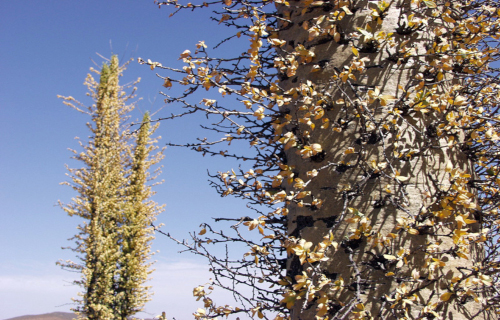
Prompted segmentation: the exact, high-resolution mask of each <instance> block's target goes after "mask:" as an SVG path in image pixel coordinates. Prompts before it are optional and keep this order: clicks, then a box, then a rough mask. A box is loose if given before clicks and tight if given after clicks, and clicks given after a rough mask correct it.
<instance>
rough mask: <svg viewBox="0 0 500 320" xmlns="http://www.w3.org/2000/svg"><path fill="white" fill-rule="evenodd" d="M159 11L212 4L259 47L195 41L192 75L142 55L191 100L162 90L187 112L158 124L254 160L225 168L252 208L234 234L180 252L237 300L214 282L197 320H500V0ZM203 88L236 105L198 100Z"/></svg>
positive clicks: (226, 181) (229, 186)
mask: <svg viewBox="0 0 500 320" xmlns="http://www.w3.org/2000/svg"><path fill="white" fill-rule="evenodd" d="M157 4H158V5H159V6H160V7H161V6H164V5H168V6H173V7H175V8H176V10H177V11H179V10H193V9H202V8H204V7H213V8H215V10H216V11H214V12H215V14H216V17H215V18H213V19H215V20H217V21H218V22H219V24H224V25H226V26H228V27H232V28H235V34H234V36H233V37H231V38H228V39H225V40H224V41H223V42H225V41H227V40H231V41H238V38H241V37H242V38H247V39H248V40H249V42H250V45H249V47H248V50H246V51H244V52H242V53H241V54H240V55H238V56H237V57H234V58H216V57H212V56H209V54H208V50H207V45H206V44H205V43H204V42H199V43H198V44H197V45H196V51H195V52H194V53H192V52H191V51H189V50H186V51H184V52H183V53H182V54H181V56H180V59H181V60H182V61H183V62H184V64H185V66H184V67H183V68H182V69H176V68H170V67H166V66H163V65H162V64H161V63H158V62H153V61H150V60H147V61H146V60H143V59H139V62H140V63H143V64H147V65H149V66H150V67H151V69H155V68H157V69H161V70H162V71H161V72H160V73H158V76H159V77H160V78H162V79H163V81H164V86H165V87H166V88H167V89H168V88H170V87H172V86H173V85H174V84H179V85H182V86H185V87H186V90H185V91H184V93H183V94H182V95H180V96H177V97H172V96H169V95H168V94H166V93H163V94H164V95H165V97H166V98H165V102H166V103H172V104H174V105H180V106H181V107H182V108H184V111H183V112H180V113H177V114H173V115H171V116H169V117H166V118H163V119H174V118H177V117H183V116H188V115H190V114H192V113H199V112H201V113H204V114H206V115H207V116H208V117H209V118H212V119H215V122H214V123H213V124H212V125H211V126H209V127H207V129H209V130H211V131H213V132H216V133H219V134H221V136H222V138H221V139H219V140H216V141H208V140H207V139H200V140H199V141H198V142H196V143H192V144H187V145H185V146H186V147H190V148H193V149H194V150H196V151H198V152H201V153H203V154H204V155H205V154H209V155H221V156H223V157H232V158H235V159H238V160H243V161H247V162H246V163H252V164H250V165H248V164H247V166H248V167H247V169H242V168H239V169H238V170H237V171H235V170H229V171H227V172H219V173H218V174H217V175H214V176H212V179H213V181H212V185H213V186H214V187H215V188H216V190H217V191H218V192H219V193H220V194H221V195H223V196H228V195H233V196H236V197H240V198H243V199H245V200H246V201H247V202H248V205H249V207H251V208H253V209H254V211H255V213H256V216H255V217H243V218H236V219H233V220H235V224H234V225H233V226H232V228H233V229H234V231H235V235H233V236H231V235H228V234H227V233H226V232H223V231H217V230H216V229H214V228H213V227H212V226H210V225H208V224H204V225H203V226H202V227H203V229H202V231H201V232H200V233H199V234H198V235H195V234H193V235H192V238H193V240H194V242H193V243H192V244H190V243H189V242H187V241H178V240H176V241H178V242H179V243H180V244H182V245H184V246H186V247H187V249H188V250H190V251H192V252H194V253H197V254H201V255H203V256H205V257H207V258H208V259H209V261H210V264H211V267H212V271H213V272H214V275H215V278H214V282H215V283H214V284H215V285H218V286H220V287H223V288H225V289H228V290H230V291H232V292H233V294H234V296H235V297H236V298H237V300H238V301H239V302H241V306H240V307H231V306H230V305H217V304H216V303H215V302H214V301H212V299H211V298H210V297H209V292H210V290H211V285H210V286H209V287H208V289H209V290H208V291H207V290H206V288H205V286H200V287H198V288H195V290H194V295H195V296H196V297H197V298H198V300H199V299H202V300H203V301H204V308H203V309H201V308H200V309H199V310H198V311H197V312H196V313H195V314H194V315H195V317H196V318H197V319H210V318H216V317H218V316H228V315H230V314H238V313H242V312H246V313H247V314H249V315H250V316H251V317H255V316H257V317H258V318H266V319H268V318H274V319H276V320H280V319H288V318H294V319H298V318H304V319H313V318H316V319H345V318H349V319H375V318H376V319H393V318H397V319H429V318H443V317H445V314H446V313H447V312H450V313H453V314H454V315H455V316H456V317H457V318H459V317H460V316H464V317H469V318H474V317H476V316H477V317H482V318H488V317H494V315H493V314H495V313H498V312H499V308H498V307H499V302H500V292H499V290H500V283H499V281H498V272H499V271H500V269H499V263H500V256H499V254H500V251H499V250H497V249H498V239H499V236H500V234H499V231H500V229H499V222H500V219H499V216H498V207H499V204H500V195H499V188H500V186H499V184H500V176H499V171H500V169H499V168H500V163H499V160H500V149H499V136H500V126H499V123H500V114H499V108H500V94H499V92H500V91H499V89H500V83H499V78H498V72H499V69H498V68H495V65H496V63H497V62H498V60H499V59H500V54H499V41H498V40H499V39H500V19H499V16H500V8H499V7H498V4H497V3H496V2H495V1H490V0H470V1H467V0H459V1H454V2H448V1H441V0H440V1H433V0H423V1H421V0H399V1H391V2H386V1H384V0H380V1H368V2H365V1H344V0H332V1H313V0H300V1H299V0H297V1H292V0H290V1H285V0H274V1H272V0H262V1H257V0H256V1H244V0H224V1H212V2H204V3H203V4H199V5H198V4H191V3H181V2H180V1H176V0H171V1H166V2H157ZM177 11H176V12H177ZM174 14H175V12H174ZM165 72H168V75H165V74H164V73H165ZM178 75H180V76H178ZM198 89H200V90H203V89H204V90H206V91H217V92H218V93H219V94H220V95H221V97H222V98H223V99H227V100H230V99H236V100H237V101H239V102H240V103H239V104H238V106H237V107H234V108H233V109H231V108H228V107H225V106H223V104H222V103H221V102H220V101H218V100H215V99H213V97H208V98H204V99H203V100H202V101H201V102H199V103H192V102H190V101H189V99H188V98H189V97H190V96H191V95H192V94H193V93H194V92H196V91H197V90H198ZM233 141H247V142H248V143H249V145H250V146H251V148H252V149H251V150H253V153H251V154H250V155H247V154H238V153H230V152H228V151H226V150H224V149H225V144H226V143H227V144H231V143H232V142H233ZM218 147H219V149H217V148H218ZM219 220H221V219H219ZM225 220H231V219H225ZM242 226H243V227H246V228H247V229H248V231H249V232H250V235H248V234H247V233H246V232H244V231H243V230H242ZM207 231H209V232H210V233H211V234H212V235H213V237H208V236H207V234H206V233H207ZM251 234H254V235H253V236H252V235H251ZM216 243H222V244H228V243H240V244H242V245H245V246H247V247H248V249H247V250H245V251H246V252H245V253H244V254H241V255H240V256H239V257H238V258H237V259H230V258H229V257H228V256H226V257H218V256H214V255H212V254H211V253H210V249H209V246H210V245H212V244H216ZM224 280H230V282H231V285H228V284H227V282H225V281H224ZM244 286H249V287H250V288H251V289H252V292H251V293H250V294H248V293H247V290H244V289H242V287H244Z"/></svg>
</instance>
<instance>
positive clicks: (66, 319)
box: [5, 312, 76, 320]
mask: <svg viewBox="0 0 500 320" xmlns="http://www.w3.org/2000/svg"><path fill="white" fill-rule="evenodd" d="M73 318H76V316H75V314H74V313H72V312H52V313H45V314H37V315H26V316H20V317H15V318H10V319H5V320H72V319H73Z"/></svg>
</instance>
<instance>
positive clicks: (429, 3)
mask: <svg viewBox="0 0 500 320" xmlns="http://www.w3.org/2000/svg"><path fill="white" fill-rule="evenodd" d="M424 3H425V5H426V6H427V7H428V8H431V9H434V8H436V7H437V6H436V3H435V2H434V1H430V0H424Z"/></svg>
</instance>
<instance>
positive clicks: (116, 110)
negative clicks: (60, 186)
mask: <svg viewBox="0 0 500 320" xmlns="http://www.w3.org/2000/svg"><path fill="white" fill-rule="evenodd" d="M124 69H125V68H124V67H123V66H120V65H119V61H118V57H117V56H113V57H112V58H111V60H110V62H109V64H108V63H105V64H104V65H103V67H102V69H101V70H100V72H98V71H95V70H93V71H94V72H96V73H98V74H99V76H100V79H99V82H96V81H95V80H94V78H93V77H92V76H91V75H90V74H89V75H88V76H87V78H86V81H85V85H86V86H87V87H88V89H89V96H90V97H91V98H93V99H94V101H95V104H94V105H92V106H90V107H85V106H84V105H83V104H82V103H80V102H78V101H76V100H75V99H74V98H73V97H61V98H63V99H64V103H65V104H67V105H69V106H71V107H73V108H75V109H76V110H78V111H80V112H83V113H86V114H88V115H90V116H91V117H92V123H89V124H88V127H89V130H90V131H91V136H90V138H89V141H88V144H85V143H84V142H80V146H81V148H82V149H83V150H82V151H76V150H73V153H74V156H73V158H74V159H76V160H78V161H80V162H81V163H83V167H82V168H78V169H68V170H69V172H70V174H69V177H70V179H71V180H70V182H66V183H65V184H67V185H70V186H71V187H72V188H73V189H74V190H75V191H76V192H77V193H78V195H77V196H76V197H75V198H73V199H72V202H71V203H70V204H66V205H62V207H63V209H64V210H65V211H66V212H67V213H68V214H69V215H70V216H73V215H76V216H78V217H80V218H83V222H82V223H81V224H80V225H79V226H78V229H79V233H78V234H77V235H75V236H74V237H73V238H72V239H71V240H74V241H75V244H76V246H75V247H72V248H70V249H71V250H73V251H74V252H76V253H77V254H78V257H79V259H80V260H81V262H72V261H66V262H61V263H59V264H60V265H61V266H62V267H64V268H68V269H74V270H78V271H80V272H81V273H82V278H81V280H78V281H75V283H76V284H78V285H80V286H82V287H83V292H82V294H81V297H82V298H81V300H76V302H78V303H79V304H80V306H79V307H77V308H75V311H78V312H80V313H81V315H82V316H83V317H84V318H87V319H100V320H102V319H127V318H128V317H130V316H132V315H134V314H135V313H136V312H138V311H141V310H142V308H143V306H144V304H145V303H146V302H147V301H149V300H150V296H151V294H150V293H149V287H147V286H145V285H144V283H145V282H146V280H147V279H148V275H149V274H150V273H151V270H150V269H149V267H150V263H148V259H149V258H150V256H151V252H150V243H151V240H152V238H153V235H152V232H153V230H152V227H151V226H150V224H151V223H152V222H153V221H154V220H155V216H156V214H157V213H158V210H159V209H160V208H159V207H158V206H157V205H156V204H155V203H154V202H152V201H151V200H150V196H151V195H152V192H151V188H150V187H149V186H147V185H146V182H147V179H148V176H149V174H148V169H149V168H150V166H151V165H153V164H155V163H158V161H159V160H160V159H161V158H162V155H161V153H159V154H156V155H152V154H151V152H152V151H153V150H154V149H156V147H154V146H153V143H154V142H155V141H154V140H151V138H150V136H151V134H152V132H153V131H154V130H151V126H150V123H149V115H148V114H146V115H145V117H144V119H143V124H142V126H141V128H140V129H139V130H138V133H137V134H133V133H131V132H130V131H129V130H128V129H127V127H126V123H125V121H126V120H127V119H128V113H129V112H130V111H131V110H132V109H133V107H134V105H133V104H127V102H128V100H129V99H131V98H132V97H133V92H132V94H130V95H127V94H126V93H125V91H124V87H122V86H120V85H119V78H120V76H121V74H122V72H123V70H124ZM133 91H135V88H134V90H133Z"/></svg>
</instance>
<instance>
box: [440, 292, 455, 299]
mask: <svg viewBox="0 0 500 320" xmlns="http://www.w3.org/2000/svg"><path fill="white" fill-rule="evenodd" d="M452 295H453V292H446V293H443V294H442V295H441V297H440V298H439V299H441V301H448V300H450V298H451V296H452Z"/></svg>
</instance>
